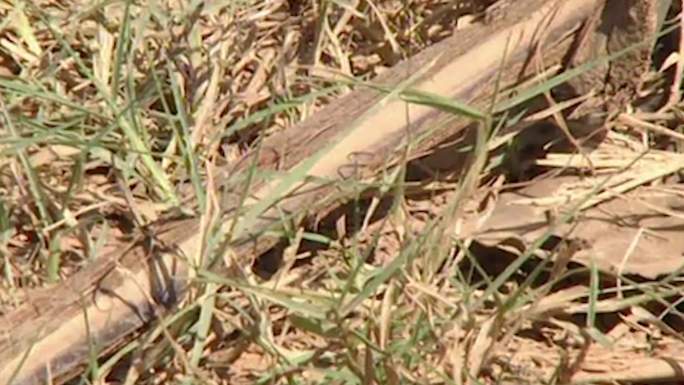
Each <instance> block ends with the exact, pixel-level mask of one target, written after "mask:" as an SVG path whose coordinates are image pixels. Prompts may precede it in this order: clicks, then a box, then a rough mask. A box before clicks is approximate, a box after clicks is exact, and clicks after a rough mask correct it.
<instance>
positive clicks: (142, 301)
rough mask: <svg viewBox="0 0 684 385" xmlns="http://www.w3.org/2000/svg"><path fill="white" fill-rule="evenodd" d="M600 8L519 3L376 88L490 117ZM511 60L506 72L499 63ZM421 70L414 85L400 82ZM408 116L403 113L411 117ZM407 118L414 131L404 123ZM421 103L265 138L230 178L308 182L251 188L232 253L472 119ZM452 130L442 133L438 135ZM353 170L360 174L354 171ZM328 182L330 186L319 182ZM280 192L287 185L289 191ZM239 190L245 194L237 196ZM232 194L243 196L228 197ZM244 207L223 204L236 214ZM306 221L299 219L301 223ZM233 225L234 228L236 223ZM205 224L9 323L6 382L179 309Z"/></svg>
mask: <svg viewBox="0 0 684 385" xmlns="http://www.w3.org/2000/svg"><path fill="white" fill-rule="evenodd" d="M599 3H600V0H573V1H551V2H550V1H546V0H520V1H517V2H516V3H515V7H510V9H507V10H506V12H505V14H503V15H500V18H499V19H498V20H495V21H492V22H489V23H487V24H486V25H483V26H479V27H473V28H471V29H469V30H466V31H460V32H458V33H457V35H456V36H454V37H453V38H450V39H448V40H445V41H443V42H441V43H438V44H436V45H435V46H433V47H431V48H429V49H426V50H425V51H424V52H422V53H420V54H419V55H417V56H416V57H414V58H412V59H410V60H408V61H406V62H403V63H401V64H399V65H398V66H396V68H393V69H392V70H391V71H389V72H388V73H386V74H384V75H383V76H381V77H379V78H378V79H377V80H376V81H375V83H376V84H380V85H382V86H384V87H387V88H388V89H397V88H401V87H405V86H409V85H410V86H411V87H412V88H413V89H417V90H420V91H424V92H429V93H431V94H437V95H442V96H445V97H448V98H450V99H453V100H458V101H460V102H462V103H467V104H469V105H471V106H474V107H475V108H486V107H487V106H488V104H489V103H490V102H491V96H492V95H493V93H494V92H495V81H494V80H495V79H496V78H497V77H498V76H499V75H501V80H502V84H504V85H508V86H510V85H514V84H517V83H519V82H520V81H521V80H522V79H525V78H528V77H529V76H530V75H533V74H534V73H536V72H537V71H538V70H539V68H538V65H537V64H538V60H542V61H543V62H544V64H545V65H546V66H547V68H549V67H551V66H553V65H556V64H559V63H560V62H561V61H562V59H563V58H564V57H565V56H566V54H567V53H568V50H569V49H570V47H571V45H572V41H573V33H574V32H575V31H577V29H578V27H579V26H580V25H581V24H582V22H583V21H584V20H585V19H587V18H588V17H589V16H590V15H591V14H592V11H593V10H594V9H596V6H597V4H599ZM504 53H506V56H507V57H506V60H505V63H504V65H503V66H502V59H503V56H504ZM417 72H420V73H421V75H420V76H418V77H417V78H416V79H413V80H414V81H412V82H411V84H405V83H406V82H407V81H408V80H410V79H412V76H413V75H414V74H415V73H417ZM407 111H408V113H407ZM407 117H408V121H409V122H410V123H407ZM454 118H455V117H454V116H453V115H450V114H448V113H445V112H443V111H439V110H437V109H434V108H431V107H428V106H425V105H418V104H410V105H409V106H408V107H407V103H406V102H405V101H402V100H400V99H399V98H397V97H394V96H393V95H389V96H388V95H387V94H386V93H383V92H380V91H377V90H373V89H369V88H364V89H359V90H356V91H354V92H352V93H350V94H348V95H347V96H345V97H343V98H341V99H339V100H337V101H336V102H334V103H332V104H331V105H329V106H328V107H326V108H324V109H322V110H321V111H320V112H318V113H317V114H315V115H314V116H312V117H311V118H310V119H308V120H306V121H305V122H303V123H301V124H299V125H297V126H296V127H293V128H291V129H289V130H286V131H285V132H282V133H280V134H276V135H273V136H272V137H269V138H267V139H266V140H265V141H264V142H263V145H262V146H261V149H260V151H258V152H254V153H252V154H249V155H248V156H246V157H245V159H243V160H242V161H241V162H240V163H238V164H237V165H235V166H234V167H232V168H230V169H229V170H230V172H229V173H227V174H224V175H219V176H218V177H217V180H221V179H226V178H227V175H231V176H232V175H235V174H236V173H237V172H238V171H243V172H244V171H246V170H248V168H249V165H250V164H254V163H256V164H257V165H258V167H259V168H260V169H277V170H279V171H288V172H294V171H295V170H298V172H301V173H305V174H306V175H307V176H309V177H312V178H309V179H307V180H308V181H309V182H307V183H305V184H303V185H302V184H297V185H291V186H285V185H284V184H283V180H282V179H280V180H276V181H275V182H270V183H266V182H261V183H256V184H254V185H252V186H251V188H250V195H249V199H248V202H247V205H251V207H259V205H262V206H263V207H262V209H263V210H261V211H260V212H257V214H259V215H258V216H256V217H254V218H251V220H246V219H245V218H244V217H240V218H235V216H233V217H232V218H229V219H228V220H227V221H226V225H225V226H228V225H229V224H235V225H236V228H238V229H242V230H243V231H241V233H240V234H238V235H239V236H238V237H236V238H233V239H234V240H233V241H232V242H231V246H232V248H233V250H234V251H235V253H236V255H239V256H240V259H241V260H245V259H247V258H248V257H247V255H254V253H255V252H261V251H264V250H265V249H267V248H268V247H270V246H271V245H272V242H273V239H270V238H268V237H267V236H265V235H263V232H264V230H265V229H268V228H272V227H273V226H277V225H278V224H279V223H280V221H281V215H282V213H293V214H296V213H300V212H301V211H302V208H309V207H311V203H312V202H319V201H323V200H324V198H325V197H329V196H330V194H331V193H333V192H335V189H334V184H335V183H334V182H336V181H340V180H342V179H345V178H348V177H355V178H356V177H359V175H361V176H363V177H368V176H371V175H373V174H374V173H377V172H378V170H380V169H382V168H384V167H386V166H387V165H388V164H391V163H392V162H396V161H397V160H398V159H400V158H401V154H402V151H401V149H402V148H403V146H404V145H405V144H406V143H407V141H409V140H412V139H413V138H422V140H419V141H418V143H417V144H416V145H414V146H412V150H413V151H415V152H420V151H423V150H425V149H427V148H430V147H432V146H434V145H435V144H437V143H439V142H441V141H443V140H444V139H446V138H448V137H450V136H453V135H455V134H457V133H460V132H462V131H463V130H464V128H465V127H466V126H467V125H468V123H469V122H468V121H467V120H466V119H460V120H459V119H454ZM445 122H450V123H449V124H448V125H446V126H444V127H443V128H441V129H438V130H434V129H433V128H434V127H439V126H440V125H442V124H443V123H445ZM346 169H351V170H353V171H354V172H352V173H347V172H345V170H346ZM312 179H318V180H321V179H326V180H329V181H330V182H329V183H325V184H321V183H315V182H313V181H312ZM284 186H285V187H284ZM235 191H236V192H239V189H236V190H235ZM233 195H236V194H233ZM238 201H239V200H238V199H233V200H230V199H229V200H228V201H227V202H225V207H224V209H225V210H226V211H227V212H228V213H229V214H230V213H232V212H236V211H237V210H236V209H237V208H238V207H239V206H238ZM300 218H301V215H299V216H296V217H294V219H295V220H297V219H300ZM233 220H235V221H237V222H236V223H233ZM199 230H200V222H199V219H184V220H179V221H171V222H165V223H161V224H158V225H155V226H152V228H151V229H150V230H149V232H150V234H153V236H152V235H150V236H141V237H140V238H139V239H138V240H137V241H135V242H132V243H131V244H130V245H128V246H126V247H122V248H121V249H122V250H123V251H121V250H120V251H116V252H112V253H109V254H106V255H101V256H99V257H98V258H96V260H95V261H94V262H93V263H92V265H91V266H88V267H87V268H85V269H84V270H82V271H80V272H78V273H76V274H74V275H73V276H72V277H70V278H69V279H68V280H66V281H65V282H63V283H62V284H60V285H59V286H58V287H55V288H54V289H52V290H50V297H49V298H47V297H46V298H35V299H32V300H31V301H29V302H28V303H26V304H24V305H22V306H21V307H19V308H18V309H17V310H15V311H13V312H12V313H10V314H7V315H5V316H3V317H2V324H1V325H0V383H2V384H8V383H10V380H11V379H14V381H13V382H12V383H14V384H22V385H23V384H42V383H45V382H46V381H48V379H50V380H52V381H53V383H54V382H60V381H63V380H65V379H67V378H68V377H69V376H70V374H73V373H74V372H75V370H77V369H78V368H79V367H80V366H82V365H84V364H85V363H87V361H88V358H89V356H90V354H91V348H92V347H93V346H97V347H100V348H101V349H102V350H99V351H98V352H97V353H98V354H99V355H102V354H106V353H107V351H109V350H110V349H112V347H114V346H115V345H116V344H117V343H120V342H121V341H123V340H124V339H125V338H126V336H129V335H130V334H131V333H133V332H134V331H136V330H138V329H139V328H141V327H142V326H144V325H145V324H146V323H148V322H150V321H153V320H154V319H155V318H156V317H158V316H159V315H160V314H163V313H165V312H166V311H167V309H170V308H172V307H173V305H174V304H177V303H178V301H179V300H180V299H181V298H182V296H183V293H184V291H185V288H186V286H187V284H188V282H187V281H188V280H187V274H188V265H189V263H188V262H187V260H188V258H190V257H193V256H195V255H197V254H198V253H200V250H201V246H200V245H201V243H202V242H201V240H200V239H199V234H200V231H199Z"/></svg>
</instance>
